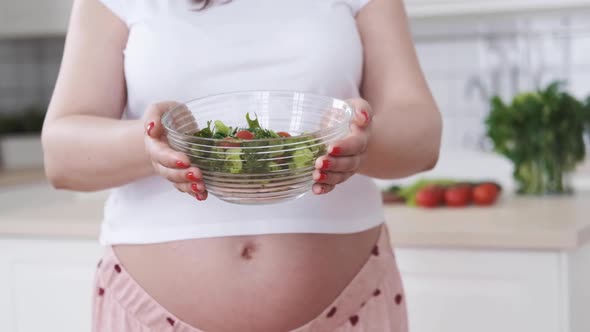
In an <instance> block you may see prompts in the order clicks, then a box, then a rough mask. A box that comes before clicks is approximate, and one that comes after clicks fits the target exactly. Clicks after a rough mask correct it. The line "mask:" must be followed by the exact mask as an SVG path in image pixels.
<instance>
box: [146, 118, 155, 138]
mask: <svg viewBox="0 0 590 332" xmlns="http://www.w3.org/2000/svg"><path fill="white" fill-rule="evenodd" d="M155 125H156V124H155V123H154V121H152V122H150V123H148V125H147V134H148V136H151V133H150V132H151V131H152V129H154V126H155Z"/></svg>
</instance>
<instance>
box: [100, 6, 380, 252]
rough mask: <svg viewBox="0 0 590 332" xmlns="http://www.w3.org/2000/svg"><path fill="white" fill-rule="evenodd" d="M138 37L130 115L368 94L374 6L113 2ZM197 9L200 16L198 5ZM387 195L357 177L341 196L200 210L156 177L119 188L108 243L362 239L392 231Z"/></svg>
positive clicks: (108, 214) (129, 71)
mask: <svg viewBox="0 0 590 332" xmlns="http://www.w3.org/2000/svg"><path fill="white" fill-rule="evenodd" d="M101 1H102V3H104V4H105V5H106V6H107V7H108V8H109V9H110V10H112V11H113V12H114V13H115V14H116V15H117V16H118V17H119V18H121V19H122V20H123V21H124V22H125V23H126V24H127V26H128V27H129V39H128V42H127V46H126V48H125V51H124V56H125V79H126V83H127V97H128V100H127V107H126V110H125V113H124V118H128V119H137V118H140V117H141V116H142V113H143V112H144V110H145V109H146V108H147V107H148V105H150V104H152V103H154V102H158V101H162V100H176V101H180V102H183V101H187V100H190V99H194V98H197V97H201V96H206V95H210V94H217V93H223V92H228V91H238V90H259V89H260V90H297V91H303V92H311V93H317V94H321V95H330V96H333V97H337V98H343V99H347V98H352V97H357V96H359V89H358V88H359V84H360V81H361V75H362V66H363V49H362V43H361V39H360V36H359V33H358V31H357V27H356V21H355V15H356V13H357V12H358V11H359V10H360V8H361V7H362V6H363V5H364V4H365V3H366V2H367V0H365V1H363V0H290V1H288V0H248V1H246V0H232V1H230V2H226V3H224V4H220V5H216V4H215V2H214V1H213V6H210V7H208V8H207V9H205V10H202V11H195V10H191V8H194V6H193V5H191V4H190V1H189V0H101ZM191 6H192V7H191ZM383 219H384V216H383V210H382V204H381V197H380V192H379V190H378V188H377V186H376V185H375V183H374V182H373V180H372V179H371V178H369V177H366V176H362V175H355V176H353V177H352V178H351V179H349V180H348V181H347V182H345V183H343V184H340V185H338V186H336V189H335V190H334V191H332V192H331V193H329V194H326V195H322V196H317V195H314V194H308V195H305V196H304V197H302V198H299V199H296V200H292V201H287V202H284V203H279V204H273V205H265V206H244V205H236V204H230V203H226V202H224V201H221V200H219V199H217V198H215V197H214V196H212V195H209V198H208V199H207V200H206V201H203V202H199V201H197V200H196V199H194V198H192V197H190V196H189V195H187V194H184V193H180V192H178V191H177V190H176V189H175V188H174V187H173V186H172V184H171V183H169V182H168V181H167V180H165V179H164V178H161V177H158V176H154V177H149V178H145V179H142V180H139V181H135V182H133V183H130V184H127V185H124V186H121V187H118V188H115V189H113V191H112V193H111V195H110V197H109V199H108V201H107V203H106V206H105V215H104V221H103V224H102V230H101V243H103V244H122V243H155V242H167V241H174V240H182V239H192V238H204V237H217V236H232V235H253V234H271V233H353V232H359V231H363V230H366V229H369V228H371V227H373V226H376V225H378V224H380V223H382V222H383Z"/></svg>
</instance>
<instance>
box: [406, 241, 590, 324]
mask: <svg viewBox="0 0 590 332" xmlns="http://www.w3.org/2000/svg"><path fill="white" fill-rule="evenodd" d="M396 254H397V260H398V264H399V267H400V270H401V273H402V277H403V281H404V286H405V290H406V298H407V303H408V312H409V319H410V331H411V332H439V331H440V332H446V331H453V332H473V331H477V332H497V331H503V332H524V331H535V332H587V331H590V316H589V312H588V310H589V308H590V286H589V285H588V281H590V245H586V246H585V247H583V249H579V250H572V251H550V250H547V251H526V250H518V251H512V250H473V249H470V250H460V249H453V250H450V249H437V248H432V249H408V248H402V249H398V250H397V251H396Z"/></svg>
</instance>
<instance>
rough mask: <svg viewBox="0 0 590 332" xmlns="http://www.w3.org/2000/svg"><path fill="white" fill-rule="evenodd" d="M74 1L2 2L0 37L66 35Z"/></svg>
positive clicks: (30, 0)
mask: <svg viewBox="0 0 590 332" xmlns="http://www.w3.org/2000/svg"><path fill="white" fill-rule="evenodd" d="M72 3H73V0H18V1H0V37H31V36H54V35H64V34H65V32H66V30H67V25H68V20H69V16H70V11H71V7H72Z"/></svg>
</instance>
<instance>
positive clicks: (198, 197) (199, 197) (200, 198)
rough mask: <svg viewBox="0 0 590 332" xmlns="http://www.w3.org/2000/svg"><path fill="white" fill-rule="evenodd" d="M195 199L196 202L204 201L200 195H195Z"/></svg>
mask: <svg viewBox="0 0 590 332" xmlns="http://www.w3.org/2000/svg"><path fill="white" fill-rule="evenodd" d="M195 197H196V198H197V200H198V201H204V200H205V199H204V198H203V197H201V195H200V194H196V195H195Z"/></svg>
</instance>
